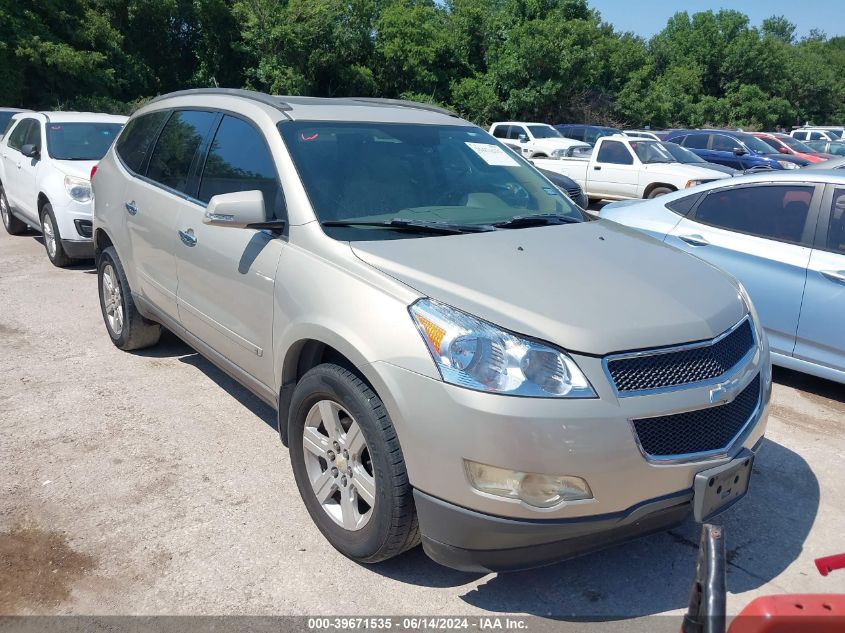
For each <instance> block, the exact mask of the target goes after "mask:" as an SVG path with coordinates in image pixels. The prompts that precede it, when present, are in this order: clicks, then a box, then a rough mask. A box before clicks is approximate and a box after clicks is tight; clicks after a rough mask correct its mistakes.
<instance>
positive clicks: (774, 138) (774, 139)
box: [752, 132, 828, 163]
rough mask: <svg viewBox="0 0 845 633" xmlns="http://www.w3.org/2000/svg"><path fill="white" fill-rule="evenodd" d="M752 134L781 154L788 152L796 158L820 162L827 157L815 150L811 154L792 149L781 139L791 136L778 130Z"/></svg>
mask: <svg viewBox="0 0 845 633" xmlns="http://www.w3.org/2000/svg"><path fill="white" fill-rule="evenodd" d="M752 134H753V135H754V136H756V137H757V138H760V139H763V140H764V141H766V143H768V144H769V145H771V146H772V147H774V148H775V149H776V150H777V151H779V152H780V153H781V154H788V155H790V156H797V157H798V158H803V159H805V160H808V161H810V162H811V163H821V162H823V161H826V160H827V159H828V157H827V156H822V155H821V154H818V153H815V152H814V153H812V154H811V153H809V152H798V151H795V150H794V149H792V148H791V147H790V146H789V145H788V144H787V143H788V142H789V141H784V140H783V139H784V137H787V138H789V139H790V141H791V139H792V137H791V136H789V135H788V134H781V133H779V132H777V133H772V132H753V133H752ZM792 142H794V141H792Z"/></svg>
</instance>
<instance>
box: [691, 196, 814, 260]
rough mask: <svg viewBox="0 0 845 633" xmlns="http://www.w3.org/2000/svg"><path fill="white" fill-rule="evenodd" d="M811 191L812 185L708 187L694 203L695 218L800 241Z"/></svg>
mask: <svg viewBox="0 0 845 633" xmlns="http://www.w3.org/2000/svg"><path fill="white" fill-rule="evenodd" d="M813 191H814V188H813V187H811V186H806V185H763V186H751V187H738V188H735V189H721V190H718V191H712V192H710V193H709V194H707V195H706V196H705V198H704V199H703V200H702V201H701V204H699V205H698V208H697V209H696V210H695V219H696V220H697V221H699V222H702V223H704V224H710V225H712V226H716V227H719V228H723V229H727V230H729V231H737V232H739V233H747V234H749V235H756V236H757V237H764V238H768V239H773V240H778V241H781V242H790V243H792V244H804V240H803V236H804V228H805V226H806V224H807V216H808V215H809V212H810V202H811V200H812V198H813ZM805 245H807V246H809V244H805Z"/></svg>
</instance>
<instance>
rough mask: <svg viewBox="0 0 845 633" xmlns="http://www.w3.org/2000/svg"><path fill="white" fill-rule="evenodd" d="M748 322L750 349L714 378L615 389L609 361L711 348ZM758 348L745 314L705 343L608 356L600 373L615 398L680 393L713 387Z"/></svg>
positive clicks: (752, 324)
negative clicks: (651, 386) (664, 385)
mask: <svg viewBox="0 0 845 633" xmlns="http://www.w3.org/2000/svg"><path fill="white" fill-rule="evenodd" d="M745 322H748V324H749V326H750V327H751V338H752V341H753V344H752V345H751V349H749V350H748V352H746V353H745V356H743V357H742V358H740V359H739V360H738V361H737V362H736V363H735V364H734V365H733V367H730V368H728V369H726V370H725V371H724V372H722V373H721V374H719V375H718V376H714V377H713V378H708V379H707V380H698V381H696V382H685V383H683V384H680V385H672V386H669V387H655V388H653V389H638V390H636V391H622V392H620V391H619V390H618V389H617V387H616V381H615V380H614V379H613V375H612V374H611V373H610V367H609V366H608V365H609V363H610V362H611V361H614V360H622V359H626V358H641V357H643V356H661V355H663V354H673V353H676V352H685V351H687V350H691V349H700V348H703V347H712V346H713V345H716V344H717V343H719V342H720V341H722V339H725V338H727V337H728V336H730V335H731V334H733V333H734V332H735V331H736V330H738V329H739V328H740V327H742V325H743V324H744V323H745ZM759 348H760V341H759V339H758V338H757V330H756V328H755V327H754V322H753V321H752V320H751V315H750V314H746V315H745V316H744V317H743V318H742V319H740V320H739V321H738V322H737V323H736V324H735V325H733V326H731V327H730V328H729V329H727V330H725V331H724V332H722V333H721V334H719V336H717V337H716V338H712V339H708V340H705V341H698V342H695V343H685V344H683V345H674V346H671V347H656V348H652V349H647V350H639V351H636V352H620V353H618V354H608V355H607V356H605V357H604V358H602V361H601V367H602V371H604V375H605V378H607V381H608V382H609V383H610V388H611V389H612V390H613V395H615V396H616V397H617V398H632V397H634V396H645V395H654V394H661V393H672V392H675V391H682V390H684V389H694V388H697V387H706V386H709V385H715V384H717V383H720V382H722V380H723V379H724V377H725V376H726V375H728V374H729V373H731V372H733V370H734V369H736V368H737V367H739V366H745V365H747V364H748V363H749V361H750V360H751V358H752V357H753V356H754V354H755V352H757V350H758V349H759Z"/></svg>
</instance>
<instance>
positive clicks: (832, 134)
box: [827, 130, 842, 139]
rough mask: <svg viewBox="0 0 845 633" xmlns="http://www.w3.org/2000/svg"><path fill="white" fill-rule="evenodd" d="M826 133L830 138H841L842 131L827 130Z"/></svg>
mask: <svg viewBox="0 0 845 633" xmlns="http://www.w3.org/2000/svg"><path fill="white" fill-rule="evenodd" d="M827 135H828V136H829V137H830V138H832V139H835V138H842V132H840V131H839V130H828V132H827Z"/></svg>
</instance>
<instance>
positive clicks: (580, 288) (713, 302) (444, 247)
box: [350, 220, 746, 355]
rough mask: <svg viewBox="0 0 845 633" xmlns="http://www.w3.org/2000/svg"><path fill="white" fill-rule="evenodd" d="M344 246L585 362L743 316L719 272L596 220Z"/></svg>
mask: <svg viewBox="0 0 845 633" xmlns="http://www.w3.org/2000/svg"><path fill="white" fill-rule="evenodd" d="M350 246H351V248H352V250H353V252H354V253H355V254H356V255H357V256H358V257H359V258H360V259H362V260H363V261H365V262H367V263H368V264H370V265H371V266H373V267H375V268H377V269H378V270H380V271H382V272H384V273H386V274H388V275H390V276H391V277H394V278H396V279H398V280H400V281H402V282H404V283H405V284H407V285H409V286H411V287H412V288H414V289H415V290H417V291H418V292H420V293H421V294H423V295H426V296H428V297H431V298H433V299H437V300H438V301H441V302H443V303H447V304H449V305H451V306H454V307H456V308H459V309H461V310H464V311H465V312H469V313H471V314H473V315H475V316H478V317H480V318H482V319H485V320H487V321H490V322H491V323H494V324H496V325H498V326H500V327H504V328H506V329H509V330H512V331H514V332H517V333H521V334H525V335H528V336H533V337H535V338H539V339H542V340H545V341H548V342H550V343H553V344H556V345H559V346H561V347H563V348H565V349H568V350H570V351H574V352H581V353H585V354H594V355H604V354H608V353H611V352H619V351H627V350H633V349H641V348H649V347H658V346H663V345H674V344H678V343H687V342H692V341H700V340H704V339H709V338H713V337H714V336H716V335H718V334H721V333H722V332H724V331H725V330H727V329H728V328H730V327H731V326H733V325H734V324H736V323H737V322H738V321H739V320H740V319H741V318H742V317H743V316H744V315H745V314H746V308H745V303H744V302H743V300H742V298H741V297H740V295H739V291H738V289H737V287H736V285H735V283H734V282H733V281H732V279H731V278H730V277H728V275H726V274H725V273H723V272H721V271H719V270H718V269H716V268H715V267H713V266H711V265H710V264H707V263H705V262H704V261H702V260H700V259H698V258H697V257H693V256H690V255H688V254H686V253H683V252H682V251H680V250H677V249H675V248H673V247H671V246H667V245H665V244H663V243H662V242H659V241H657V240H655V239H653V238H650V237H648V236H646V235H644V234H642V233H640V232H638V231H635V230H633V229H629V228H628V227H623V226H621V225H618V224H614V223H612V222H605V221H602V220H599V221H593V222H583V223H581V224H567V225H559V226H544V227H536V228H527V229H508V230H499V231H495V232H489V233H473V234H464V235H450V236H442V237H425V238H418V239H413V238H412V239H398V240H384V241H378V242H352V243H351V244H350Z"/></svg>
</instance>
